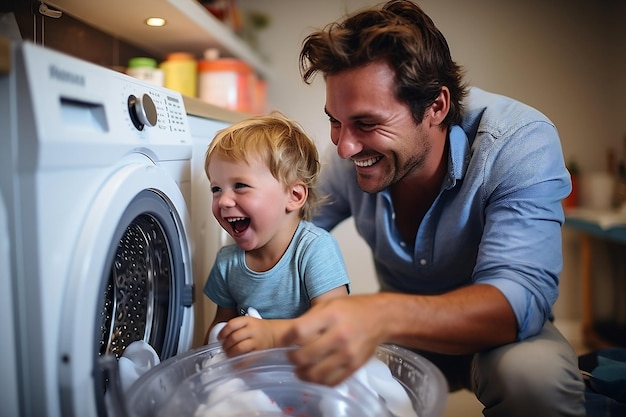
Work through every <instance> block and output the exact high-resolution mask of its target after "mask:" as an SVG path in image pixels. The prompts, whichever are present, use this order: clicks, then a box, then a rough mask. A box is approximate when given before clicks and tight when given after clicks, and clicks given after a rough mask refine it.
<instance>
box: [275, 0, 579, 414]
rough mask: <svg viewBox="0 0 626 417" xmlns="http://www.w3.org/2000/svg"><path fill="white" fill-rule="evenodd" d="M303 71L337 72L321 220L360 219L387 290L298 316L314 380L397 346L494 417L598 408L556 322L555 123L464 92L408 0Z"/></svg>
mask: <svg viewBox="0 0 626 417" xmlns="http://www.w3.org/2000/svg"><path fill="white" fill-rule="evenodd" d="M300 64H301V70H302V75H303V79H304V81H305V82H311V81H312V79H313V77H314V76H315V75H316V74H318V73H321V74H322V75H323V76H324V80H325V82H326V104H325V112H326V114H327V115H328V117H329V121H330V137H331V140H332V142H333V143H334V145H335V148H334V152H333V153H332V154H331V155H330V158H329V159H328V160H327V161H326V164H325V166H324V168H323V171H322V178H321V180H320V192H321V193H322V194H326V195H328V196H329V199H328V201H329V204H327V205H325V206H324V207H323V208H321V209H320V210H319V211H318V213H317V215H316V217H315V218H314V222H315V223H316V224H317V225H318V226H321V227H323V228H325V229H327V230H331V229H332V228H333V227H335V226H336V225H338V224H339V223H340V222H342V221H343V220H345V219H347V218H349V217H352V218H353V219H354V222H355V225H356V228H357V230H358V232H359V234H360V235H361V236H362V237H363V239H364V240H365V241H366V242H367V243H368V244H369V246H370V247H371V250H372V254H373V257H374V264H375V267H376V272H377V276H378V279H379V282H380V286H381V290H382V291H381V292H380V293H378V294H371V295H361V296H350V297H341V298H338V299H333V300H329V301H328V302H323V303H320V304H318V305H316V306H315V307H314V308H312V309H311V310H310V311H309V312H307V313H306V314H304V315H303V316H302V317H300V318H298V319H296V320H294V321H293V322H292V325H291V329H290V330H289V332H288V333H287V334H288V340H287V342H292V343H296V344H299V345H300V346H301V348H300V349H298V350H296V351H295V352H293V354H292V356H291V359H292V361H293V362H294V363H295V364H296V366H297V369H298V374H299V375H300V377H302V378H303V379H306V380H311V381H315V382H321V383H325V384H331V385H334V384H337V383H339V382H340V381H342V380H344V379H345V378H347V377H348V376H349V375H350V374H351V373H352V372H354V371H355V370H356V369H358V368H359V366H361V365H362V364H363V363H364V362H365V361H366V360H367V359H368V358H369V357H370V356H371V355H372V354H373V352H374V350H375V348H376V346H377V345H378V344H380V343H384V342H391V343H397V344H400V345H403V346H406V347H409V348H412V349H414V350H416V351H418V352H419V353H420V354H422V355H424V356H426V357H427V358H429V359H431V360H432V361H433V362H434V363H435V364H436V365H437V366H439V367H440V369H441V370H442V371H443V372H444V374H445V375H446V377H447V379H448V382H449V384H450V386H451V389H458V388H467V389H470V390H473V391H474V392H475V394H476V396H477V397H478V399H479V400H480V401H481V402H482V404H483V405H484V407H485V409H484V414H485V415H486V416H507V417H511V416H525V417H526V416H529V415H535V416H584V415H585V409H584V384H583V382H582V379H581V377H580V374H579V372H578V368H577V358H576V355H575V353H574V352H573V350H572V349H571V347H570V345H569V344H568V342H567V341H566V339H565V338H564V337H563V336H562V335H561V334H560V333H559V331H558V330H557V329H556V328H555V327H554V325H553V324H552V322H551V317H552V305H553V304H554V302H555V300H556V298H557V296H558V280H559V274H560V273H561V268H562V255H561V225H562V223H563V210H562V207H561V200H562V199H563V198H565V197H566V196H567V195H568V194H569V192H570V189H571V184H570V178H569V174H568V172H567V170H566V169H565V164H564V162H563V155H562V150H561V145H560V141H559V137H558V133H557V130H556V128H555V126H554V125H553V123H552V122H551V121H550V120H548V119H547V118H546V117H545V116H544V115H542V114H541V113H540V112H538V111H536V110H535V109H532V108H530V107H529V106H526V105H524V104H522V103H520V102H517V101H515V100H512V99H509V98H507V97H503V96H499V95H495V94H491V93H488V92H485V91H482V90H480V89H477V88H468V87H467V86H465V85H464V83H463V81H462V69H461V67H460V66H459V65H457V64H456V63H455V62H454V61H453V60H452V59H451V56H450V51H449V48H448V45H447V43H446V40H445V38H444V37H443V35H442V34H441V33H440V32H439V30H438V29H437V28H436V27H435V25H434V24H433V22H432V20H431V19H430V18H429V17H428V16H427V15H426V14H425V13H424V12H423V11H422V10H421V9H420V8H419V7H418V6H417V5H415V4H414V3H412V2H410V1H391V2H389V3H387V4H385V5H382V6H381V7H375V8H372V9H368V10H364V11H362V12H360V13H357V14H355V15H353V16H350V17H348V18H346V19H345V20H343V21H341V22H338V23H335V24H331V25H329V26H327V27H326V28H325V29H323V30H320V31H317V32H314V33H312V34H311V35H309V36H308V37H307V38H306V39H305V41H304V44H303V48H302V51H301V55H300Z"/></svg>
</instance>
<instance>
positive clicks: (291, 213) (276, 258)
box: [204, 112, 349, 356]
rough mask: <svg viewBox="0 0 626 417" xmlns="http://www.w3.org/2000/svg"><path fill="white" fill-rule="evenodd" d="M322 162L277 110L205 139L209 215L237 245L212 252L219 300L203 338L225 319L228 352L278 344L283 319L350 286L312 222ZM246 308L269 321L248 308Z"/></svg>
mask: <svg viewBox="0 0 626 417" xmlns="http://www.w3.org/2000/svg"><path fill="white" fill-rule="evenodd" d="M319 169H320V164H319V160H318V153H317V149H316V147H315V144H314V143H313V141H312V140H311V139H310V138H309V137H308V136H307V135H306V134H305V133H304V132H303V130H302V129H301V128H300V127H299V126H298V125H297V124H296V123H295V122H293V121H291V120H289V119H287V118H286V117H284V116H283V115H282V114H280V113H278V112H274V113H272V114H271V115H269V116H259V117H254V118H251V119H247V120H244V121H242V122H239V123H237V124H235V125H233V126H231V127H229V128H226V129H224V130H222V131H220V132H218V134H217V135H216V137H215V139H214V140H213V142H212V143H211V145H210V146H209V149H208V151H207V155H206V160H205V171H206V174H207V176H208V178H209V181H210V183H211V190H212V192H213V203H212V211H213V215H214V216H215V218H216V219H217V221H218V222H219V224H220V225H221V226H222V227H223V228H224V230H226V231H227V232H228V233H229V234H230V236H232V238H233V239H234V241H235V243H236V245H229V246H226V247H223V248H222V249H221V250H220V251H219V252H218V254H217V258H216V261H215V264H214V266H213V269H212V270H211V273H210V274H209V277H208V279H207V282H206V285H205V287H204V293H205V294H206V295H207V296H208V297H209V298H210V299H211V300H212V301H213V302H215V303H216V304H217V306H218V307H217V313H216V315H215V318H214V320H213V322H212V324H211V326H210V327H209V330H208V331H207V336H206V340H207V341H208V339H209V333H210V331H211V329H212V328H213V327H214V326H215V325H216V324H218V323H222V322H227V324H226V325H225V327H224V329H223V330H221V331H220V332H219V339H220V340H221V341H222V344H223V347H224V350H225V351H226V353H227V354H228V356H233V355H238V354H242V353H246V352H250V351H253V350H260V349H269V348H274V347H279V346H283V345H284V343H283V342H282V336H283V332H284V328H285V320H280V319H290V318H295V317H298V316H299V315H301V314H302V313H303V312H305V311H306V310H307V309H309V308H310V307H311V306H312V305H315V304H316V303H319V302H321V301H323V300H327V299H329V298H333V297H340V296H345V295H347V294H348V291H349V279H348V274H347V272H346V269H345V264H344V261H343V258H342V256H341V252H340V250H339V247H338V245H337V242H336V241H335V239H334V238H333V237H332V236H331V235H330V234H329V233H328V232H326V231H325V230H323V229H320V228H318V227H317V226H314V225H313V224H312V223H310V222H309V221H308V219H310V217H311V214H312V212H313V209H314V205H315V204H316V203H318V200H319V197H318V195H317V194H316V193H315V184H316V181H317V177H318V173H319ZM250 308H253V309H256V310H257V311H258V313H259V314H260V315H261V316H262V317H263V318H264V319H269V320H259V319H258V318H254V317H250V316H246V313H247V311H248V309H250Z"/></svg>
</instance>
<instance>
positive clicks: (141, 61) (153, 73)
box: [126, 57, 163, 87]
mask: <svg viewBox="0 0 626 417" xmlns="http://www.w3.org/2000/svg"><path fill="white" fill-rule="evenodd" d="M126 74H128V75H130V76H131V77H134V78H137V79H139V80H143V81H146V82H149V83H151V84H154V85H156V86H159V87H163V70H161V69H159V68H157V61H156V59H153V58H147V57H135V58H131V59H130V60H129V61H128V69H127V70H126Z"/></svg>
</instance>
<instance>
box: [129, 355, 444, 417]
mask: <svg viewBox="0 0 626 417" xmlns="http://www.w3.org/2000/svg"><path fill="white" fill-rule="evenodd" d="M287 350H288V348H282V349H270V350H267V351H260V352H253V353H250V354H247V355H243V356H239V357H235V358H230V359H224V357H225V355H224V354H223V351H222V349H221V346H219V344H213V345H208V346H204V347H202V348H199V349H196V350H192V351H190V352H187V353H185V354H181V355H178V356H176V357H173V358H170V359H168V360H166V361H164V362H163V363H161V364H160V365H158V366H156V367H155V368H153V369H151V370H150V371H148V372H147V373H146V374H144V375H143V376H142V377H141V378H139V379H138V380H137V381H136V382H135V383H134V384H133V385H132V386H131V387H130V389H129V390H128V392H127V394H126V396H125V399H124V401H123V403H125V404H126V410H127V414H128V416H129V417H147V416H171V415H176V416H180V417H191V416H194V417H203V416H207V415H216V414H215V411H216V410H221V411H223V412H224V411H225V412H226V414H217V415H220V416H222V415H224V416H229V417H230V415H231V414H228V410H231V411H232V413H233V414H232V415H236V416H238V417H247V416H268V417H270V416H271V417H278V416H280V417H283V416H303V415H306V416H308V417H352V416H356V417H370V416H372V417H373V416H376V417H388V416H391V413H390V412H389V411H388V410H387V409H386V407H385V406H384V403H383V401H382V400H381V399H380V398H379V397H378V396H376V395H373V394H372V392H371V391H369V390H368V389H367V388H366V387H365V386H364V385H362V384H360V383H359V382H358V381H357V380H356V379H351V380H349V382H347V383H346V386H347V387H348V390H347V392H348V394H346V392H345V391H344V392H343V393H342V392H340V391H339V390H337V389H335V388H333V387H327V386H323V385H318V384H311V383H307V382H303V381H301V380H299V379H297V377H295V374H294V372H293V366H292V365H291V364H290V363H289V361H288V360H287V357H286V352H287ZM220 355H221V358H220V357H219V356H220ZM376 355H377V357H378V358H379V359H380V360H381V361H382V362H383V363H385V364H386V365H387V366H388V367H389V370H390V371H391V374H392V375H393V377H394V378H395V379H396V381H398V382H399V383H400V385H401V386H402V387H403V388H404V389H405V390H406V392H407V394H408V397H409V398H410V400H411V403H412V405H413V408H414V410H415V412H416V413H417V415H418V416H419V417H439V416H441V414H442V412H443V409H444V407H445V400H446V396H447V394H448V388H447V384H446V381H445V378H444V377H443V375H442V374H441V372H440V371H439V370H438V369H437V368H436V367H435V366H434V365H433V364H432V363H431V362H429V361H428V360H426V359H424V358H422V357H421V356H419V355H416V354H415V353H413V352H411V351H409V350H406V349H403V348H400V347H398V346H395V345H381V346H379V348H378V349H377V351H376ZM237 384H239V385H237ZM233 386H234V387H235V388H233ZM230 388H233V389H232V390H230V391H229V389H230ZM218 390H222V393H221V395H220V396H217V398H218V400H212V399H211V398H215V395H216V392H217V391H218ZM224 390H225V391H224ZM259 395H261V398H260V397H259ZM263 395H265V396H266V397H263ZM250 398H256V399H257V400H259V401H261V404H265V405H267V404H268V401H267V399H270V400H271V401H269V403H271V402H274V403H275V405H277V407H276V408H272V407H271V406H269V405H268V406H267V407H265V405H263V406H262V407H256V409H255V411H254V412H249V413H246V412H245V409H243V408H242V409H233V404H235V407H238V406H239V405H242V404H244V403H245V401H244V400H246V401H248V400H250ZM219 407H222V408H219ZM259 408H263V410H264V411H263V410H259Z"/></svg>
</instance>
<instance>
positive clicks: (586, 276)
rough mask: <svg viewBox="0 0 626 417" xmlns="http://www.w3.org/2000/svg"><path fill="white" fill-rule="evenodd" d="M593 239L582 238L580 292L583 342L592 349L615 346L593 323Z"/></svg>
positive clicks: (585, 236)
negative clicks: (605, 338)
mask: <svg viewBox="0 0 626 417" xmlns="http://www.w3.org/2000/svg"><path fill="white" fill-rule="evenodd" d="M591 244H592V238H591V236H589V235H588V234H586V233H582V234H581V237H580V278H581V283H580V292H581V294H582V306H581V307H582V332H583V334H582V336H583V342H584V343H585V344H586V345H587V346H589V347H590V348H592V349H602V348H606V347H611V346H613V344H612V343H609V342H607V341H606V340H603V339H602V338H601V337H600V336H598V334H597V333H596V331H595V329H594V327H593V323H594V319H593V285H592V284H593V283H592V279H593V277H592V272H591V271H592V267H593V265H592V253H591V251H592V248H591Z"/></svg>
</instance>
